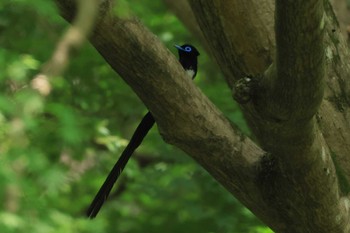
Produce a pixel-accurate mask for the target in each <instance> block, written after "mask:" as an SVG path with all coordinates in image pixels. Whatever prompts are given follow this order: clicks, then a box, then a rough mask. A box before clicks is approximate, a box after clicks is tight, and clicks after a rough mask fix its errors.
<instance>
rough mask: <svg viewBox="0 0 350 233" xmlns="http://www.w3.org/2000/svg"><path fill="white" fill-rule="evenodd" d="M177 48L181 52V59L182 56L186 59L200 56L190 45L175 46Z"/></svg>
mask: <svg viewBox="0 0 350 233" xmlns="http://www.w3.org/2000/svg"><path fill="white" fill-rule="evenodd" d="M175 47H176V48H177V49H178V51H179V57H180V58H181V57H182V56H185V57H197V56H199V52H198V50H197V49H196V48H195V47H194V46H192V45H190V44H184V45H181V46H180V45H175Z"/></svg>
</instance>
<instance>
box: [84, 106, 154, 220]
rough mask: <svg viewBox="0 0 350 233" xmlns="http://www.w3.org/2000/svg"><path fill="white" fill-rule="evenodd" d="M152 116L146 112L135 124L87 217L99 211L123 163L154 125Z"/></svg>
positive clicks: (124, 163)
mask: <svg viewBox="0 0 350 233" xmlns="http://www.w3.org/2000/svg"><path fill="white" fill-rule="evenodd" d="M154 122H155V121H154V118H153V116H152V114H151V113H150V112H148V113H147V114H146V115H145V116H144V117H143V119H142V121H141V122H140V124H139V125H138V126H137V128H136V130H135V132H134V134H133V135H132V137H131V140H130V142H129V144H128V145H127V147H126V148H125V149H124V151H123V153H122V155H121V156H120V158H119V160H118V161H117V163H116V164H115V165H114V167H113V168H112V170H111V172H110V173H109V175H108V176H107V178H106V180H105V182H104V183H103V185H102V186H101V188H100V190H99V191H98V193H97V194H96V196H95V198H94V200H93V201H92V203H91V205H90V207H89V208H88V210H87V212H86V215H87V216H88V217H89V218H95V217H96V215H97V214H98V212H99V211H100V209H101V207H102V205H103V203H104V202H105V201H106V199H107V197H108V195H109V193H110V192H111V190H112V188H113V185H114V183H115V182H116V181H117V180H118V178H119V176H120V174H121V173H122V172H123V169H124V168H125V165H126V164H127V163H128V161H129V159H130V157H131V155H132V154H133V153H134V151H135V150H136V149H137V147H138V146H139V145H140V144H141V142H142V140H143V139H144V137H145V136H146V135H147V133H148V131H149V130H150V129H151V128H152V126H153V125H154Z"/></svg>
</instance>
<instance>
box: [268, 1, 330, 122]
mask: <svg viewBox="0 0 350 233" xmlns="http://www.w3.org/2000/svg"><path fill="white" fill-rule="evenodd" d="M306 19H307V20H306ZM275 23H276V43H277V60H276V63H277V76H276V77H277V79H276V80H273V82H274V84H273V85H274V88H273V91H274V93H275V95H276V96H275V97H278V99H276V98H273V100H274V101H273V102H272V104H273V105H275V106H274V108H275V111H276V112H277V114H278V115H279V116H278V118H279V119H280V120H282V121H285V120H288V119H292V118H295V120H304V119H306V120H309V119H310V118H311V117H312V116H314V115H315V113H316V111H317V110H318V107H319V105H320V103H321V101H322V97H323V92H324V69H325V68H324V65H325V59H324V58H325V56H324V50H325V47H324V43H323V42H324V40H323V38H324V31H325V30H324V28H325V14H324V9H323V1H321V0H313V1H307V2H305V1H280V0H277V1H276V22H275ZM276 107H277V108H276ZM276 112H275V114H276Z"/></svg>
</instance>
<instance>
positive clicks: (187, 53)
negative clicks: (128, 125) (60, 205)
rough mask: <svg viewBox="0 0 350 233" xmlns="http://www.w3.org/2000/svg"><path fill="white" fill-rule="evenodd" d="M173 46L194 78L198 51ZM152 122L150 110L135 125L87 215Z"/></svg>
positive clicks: (96, 209) (94, 210)
mask: <svg viewBox="0 0 350 233" xmlns="http://www.w3.org/2000/svg"><path fill="white" fill-rule="evenodd" d="M175 47H176V48H177V49H178V52H179V62H180V63H181V65H182V67H183V68H184V69H185V71H186V73H187V74H188V75H189V76H190V77H191V78H192V79H194V77H195V76H196V74H197V57H198V56H199V52H198V51H197V49H196V48H195V47H193V46H192V45H189V44H184V45H182V46H179V45H175ZM154 123H155V120H154V118H153V116H152V114H151V113H150V112H147V114H146V115H145V116H144V117H143V119H142V121H141V122H140V124H139V125H138V126H137V128H136V130H135V132H134V134H133V135H132V137H131V139H130V142H129V144H128V145H127V146H126V147H125V149H124V151H123V153H122V154H121V156H120V158H119V159H118V161H117V163H116V164H115V165H114V167H113V168H112V170H111V172H110V173H109V174H108V176H107V178H106V180H105V182H104V183H103V185H102V187H101V188H100V190H99V191H98V193H97V194H96V196H95V198H94V200H93V201H92V203H91V204H90V207H89V208H88V210H87V212H86V215H87V217H89V218H95V217H96V215H97V214H98V212H99V211H100V209H101V207H102V205H103V203H104V202H105V200H106V199H107V197H108V195H109V193H110V192H111V190H112V188H113V185H114V183H115V182H116V181H117V179H118V178H119V176H120V174H121V173H122V171H123V169H124V168H125V165H126V164H127V162H128V161H129V159H130V157H131V155H132V154H133V152H134V151H135V150H136V149H137V147H138V146H139V145H140V144H141V142H142V140H143V139H144V137H145V136H146V135H147V133H148V131H149V130H150V129H151V128H152V126H153V125H154Z"/></svg>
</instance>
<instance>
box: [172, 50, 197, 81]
mask: <svg viewBox="0 0 350 233" xmlns="http://www.w3.org/2000/svg"><path fill="white" fill-rule="evenodd" d="M175 47H176V48H177V50H178V51H179V61H180V63H181V65H182V67H183V68H184V69H185V70H186V72H187V73H188V74H189V76H190V77H191V78H192V79H193V78H194V77H195V76H196V74H197V57H198V56H199V52H198V50H197V49H196V48H195V47H194V46H192V45H189V44H184V45H181V46H179V45H175Z"/></svg>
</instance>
